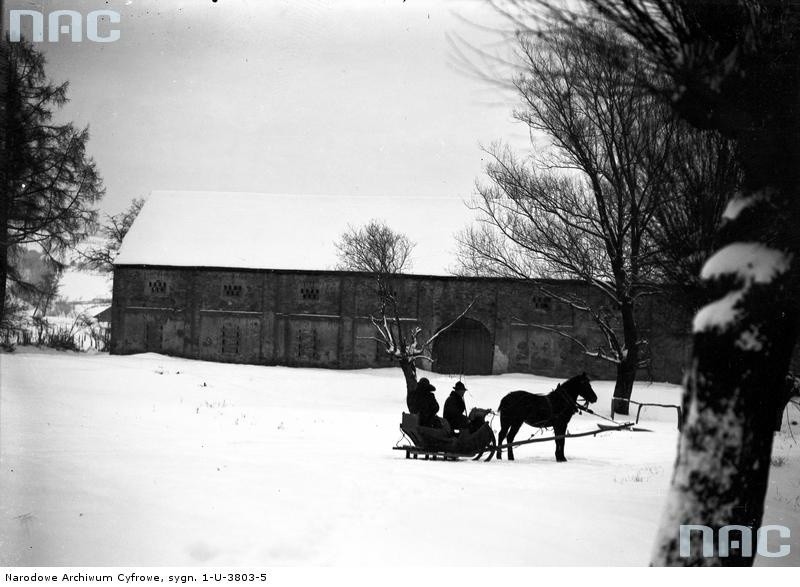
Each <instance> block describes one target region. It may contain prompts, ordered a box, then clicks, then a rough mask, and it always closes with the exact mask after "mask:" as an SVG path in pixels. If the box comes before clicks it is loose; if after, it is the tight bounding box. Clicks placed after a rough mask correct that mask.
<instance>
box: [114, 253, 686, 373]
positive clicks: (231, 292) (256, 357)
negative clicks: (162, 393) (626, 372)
mask: <svg viewBox="0 0 800 587" xmlns="http://www.w3.org/2000/svg"><path fill="white" fill-rule="evenodd" d="M545 285H546V286H547V288H548V290H549V292H552V293H553V294H555V295H556V296H568V295H573V294H575V295H578V296H580V297H584V298H586V297H588V298H590V299H591V298H592V297H593V296H595V295H596V294H594V293H593V292H591V291H590V290H589V289H588V288H586V287H585V286H583V285H581V284H579V283H577V282H547V283H546V284H545ZM393 287H394V289H395V293H396V295H397V297H398V300H399V301H400V304H399V305H400V308H401V314H402V316H401V318H402V319H403V320H404V321H405V322H406V323H408V324H409V325H419V326H420V327H421V328H423V333H422V336H430V335H431V334H432V332H435V331H436V329H438V328H440V327H442V326H444V325H446V324H448V323H449V322H450V321H452V320H454V319H455V318H457V317H458V316H459V315H460V314H461V312H462V311H463V310H464V309H465V308H466V307H467V306H468V305H469V304H470V303H473V306H472V308H471V309H470V311H469V314H468V316H469V318H470V319H471V320H474V321H477V322H479V323H480V328H479V329H478V330H479V331H480V333H481V343H480V344H481V345H483V346H482V347H481V349H483V350H480V351H479V352H484V350H485V352H488V353H489V355H488V357H487V361H488V363H487V364H488V365H491V369H492V371H493V372H495V373H503V372H526V373H537V374H541V375H548V376H556V377H560V376H569V375H573V374H574V373H576V372H579V371H586V372H587V373H589V375H590V376H592V377H603V378H610V377H613V376H614V369H613V366H610V365H608V364H607V363H604V362H602V361H599V360H597V359H593V358H590V357H587V356H586V355H585V354H584V353H583V352H582V349H581V348H580V347H579V345H577V344H576V343H574V342H572V341H571V340H569V339H568V338H565V337H563V336H560V335H558V334H556V333H554V332H552V331H550V330H547V328H553V329H559V330H564V331H567V332H569V333H571V334H572V335H573V336H575V338H577V339H580V340H585V341H587V343H588V344H587V346H589V347H590V348H591V347H596V346H597V345H598V344H600V342H601V340H602V338H601V333H600V332H599V330H598V329H597V328H596V326H595V325H594V323H593V322H592V321H591V320H588V319H587V318H586V316H585V315H584V314H583V313H580V312H576V311H575V310H573V309H572V307H571V306H570V305H568V304H566V303H562V302H559V301H558V300H557V299H556V298H555V297H553V296H552V295H549V292H543V291H541V289H540V286H539V285H538V284H535V283H529V282H519V281H513V280H499V279H498V280H493V279H464V278H455V277H421V276H403V277H400V278H398V279H397V280H396V281H395V283H394V284H393ZM595 301H597V300H595ZM374 309H375V291H374V285H373V282H372V280H371V279H370V278H369V276H365V275H363V274H354V273H341V272H299V271H297V272H296V271H256V270H252V271H237V270H226V269H202V268H186V269H184V268H157V267H133V266H122V267H117V268H116V269H115V272H114V301H113V307H112V341H111V348H112V352H113V353H117V354H126V353H139V352H160V353H165V354H172V355H177V356H183V357H190V358H198V359H205V360H213V361H223V362H238V363H253V364H264V365H290V366H314V367H330V368H362V367H381V366H389V365H391V364H392V363H391V361H390V360H389V358H388V357H386V355H385V353H383V352H382V351H381V348H380V346H379V344H378V343H377V342H376V341H375V340H372V339H371V337H372V336H373V327H372V325H371V323H370V321H369V315H370V314H371V313H372V312H373V311H374ZM533 324H535V325H537V326H533ZM639 324H640V327H641V328H642V331H643V334H644V336H646V337H647V338H648V340H649V341H650V345H651V348H652V351H653V369H652V371H653V373H652V376H653V378H654V379H655V380H659V381H678V380H680V377H681V374H682V366H683V365H684V363H685V357H686V353H687V352H688V335H687V333H686V331H685V326H686V325H687V324H688V318H677V317H676V314H675V311H674V309H671V308H668V307H666V306H665V305H664V304H663V300H659V301H657V302H653V301H652V300H648V299H645V301H644V302H642V307H641V310H640V312H639ZM473 326H475V324H473ZM476 332H477V330H476ZM442 344H443V345H444V344H451V343H449V342H447V341H444V342H442ZM436 350H437V349H436V346H435V347H434V351H436ZM439 351H440V352H441V354H442V356H444V355H445V352H446V351H448V349H447V348H446V347H445V346H442V347H440V349H439ZM476 352H478V351H476ZM434 354H435V353H434ZM449 355H450V356H451V357H452V355H453V351H452V349H449ZM451 368H452V367H451ZM646 375H647V374H642V376H643V377H644V376H646Z"/></svg>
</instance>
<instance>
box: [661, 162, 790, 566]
mask: <svg viewBox="0 0 800 587" xmlns="http://www.w3.org/2000/svg"><path fill="white" fill-rule="evenodd" d="M787 175H788V176H791V173H789V174H785V175H779V174H775V175H774V176H773V178H781V177H784V178H785V177H787ZM796 187H797V186H796V185H795V186H791V188H790V189H789V190H787V186H786V185H785V184H784V185H780V186H779V185H773V186H769V187H767V188H764V189H761V190H757V191H753V190H751V191H750V192H749V194H748V198H744V199H742V200H741V201H746V202H747V203H748V204H749V205H746V206H745V207H744V209H743V210H742V211H740V212H739V215H738V216H736V218H735V219H734V220H732V222H731V224H732V228H731V230H730V231H729V232H730V234H728V235H727V236H728V237H731V236H735V238H726V241H727V242H732V241H733V245H729V247H732V246H737V247H739V248H738V249H736V248H728V247H726V248H727V253H728V254H727V255H725V253H726V251H725V249H723V250H721V251H720V252H718V253H717V255H715V256H714V257H712V258H711V260H710V261H709V263H707V264H706V267H705V268H704V271H705V272H706V278H708V279H709V280H711V281H712V282H715V283H716V284H717V285H723V286H724V288H720V289H721V290H722V291H721V292H718V293H719V294H721V295H720V297H719V298H718V299H717V301H716V302H712V303H711V304H709V305H708V306H706V307H705V308H703V309H701V310H700V312H699V313H698V314H697V316H696V317H695V321H694V331H695V335H694V348H693V357H692V364H691V369H690V371H689V373H688V375H687V378H686V382H685V386H684V395H683V430H682V433H681V437H680V440H679V444H678V456H677V461H676V464H675V471H674V474H673V478H672V486H671V488H670V493H669V497H668V500H667V508H666V511H665V513H664V517H663V520H662V524H661V527H660V530H659V534H658V537H657V542H656V547H655V552H654V555H653V559H652V562H653V564H655V565H725V566H745V565H752V563H753V560H754V557H755V550H756V544H755V537H756V532H757V530H758V528H759V527H760V525H761V520H762V517H763V513H764V497H765V495H766V491H767V482H768V477H769V469H770V462H771V455H772V440H773V434H774V427H775V422H776V418H778V417H779V414H780V412H781V411H782V410H783V408H784V407H785V400H786V397H785V393H781V392H782V390H783V386H784V385H785V377H786V373H787V371H788V369H789V362H790V358H791V353H792V350H793V347H794V344H795V341H796V339H797V335H798V306H797V301H796V300H795V299H794V298H795V294H796V291H797V287H798V283H797V281H798V280H797V269H798V256H799V254H800V247H798V243H797V237H796V236H793V235H794V233H795V231H796V228H795V225H794V223H795V221H796V219H797V218H798V217H800V215H798V213H797V206H798V203H797V199H796V198H795V194H796V189H795V188H796ZM787 192H788V193H787ZM793 219H795V220H793ZM734 233H735V234H734ZM735 241H738V242H735ZM736 251H745V252H746V251H751V252H757V253H759V254H758V255H755V254H753V256H752V257H751V258H742V255H738V256H737V255H733V254H731V253H733V252H736ZM715 258H716V261H715ZM765 261H766V262H765ZM715 297H716V296H715ZM726 310H727V311H726ZM689 524H699V525H704V526H708V527H710V528H711V529H712V530H713V532H714V537H715V538H716V537H719V534H718V530H719V529H720V528H722V527H724V526H730V525H739V526H745V527H747V528H750V532H752V535H753V538H754V540H753V544H752V548H751V549H749V550H748V548H747V541H746V540H743V539H742V538H740V537H739V535H738V533H736V532H734V534H733V536H732V540H734V541H736V542H738V546H737V547H736V548H729V554H727V556H726V553H725V551H724V550H723V551H722V552H721V551H720V549H719V544H716V545H715V548H714V552H713V555H711V556H705V555H704V553H703V548H702V546H703V545H702V544H701V541H700V540H698V539H697V537H698V536H695V537H694V539H692V540H690V541H689V544H685V545H684V552H681V544H680V542H681V541H680V534H679V533H680V526H681V525H689ZM723 538H724V535H723ZM723 542H727V540H723ZM726 546H727V545H726Z"/></svg>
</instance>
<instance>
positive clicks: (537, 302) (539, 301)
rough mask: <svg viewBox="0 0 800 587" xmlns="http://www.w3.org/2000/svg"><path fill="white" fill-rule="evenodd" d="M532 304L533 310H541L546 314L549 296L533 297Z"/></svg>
mask: <svg viewBox="0 0 800 587" xmlns="http://www.w3.org/2000/svg"><path fill="white" fill-rule="evenodd" d="M532 302H533V308H534V309H535V310H543V311H545V312H547V311H549V310H550V305H551V302H552V300H551V298H550V297H549V296H533V300H532Z"/></svg>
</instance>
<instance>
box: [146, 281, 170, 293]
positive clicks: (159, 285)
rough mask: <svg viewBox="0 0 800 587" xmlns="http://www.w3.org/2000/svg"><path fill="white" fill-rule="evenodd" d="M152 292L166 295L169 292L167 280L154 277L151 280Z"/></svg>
mask: <svg viewBox="0 0 800 587" xmlns="http://www.w3.org/2000/svg"><path fill="white" fill-rule="evenodd" d="M149 287H150V293H151V294H153V295H164V294H166V293H167V282H166V281H164V280H162V279H152V280H150V282H149Z"/></svg>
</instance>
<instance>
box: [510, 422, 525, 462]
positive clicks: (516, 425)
mask: <svg viewBox="0 0 800 587" xmlns="http://www.w3.org/2000/svg"><path fill="white" fill-rule="evenodd" d="M521 427H522V422H519V423H514V424H512V425H511V430H509V431H508V460H509V461H513V460H514V449H513V448H512V447H511V443H512V442H514V437H515V436H516V435H517V432H519V429H520V428H521Z"/></svg>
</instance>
